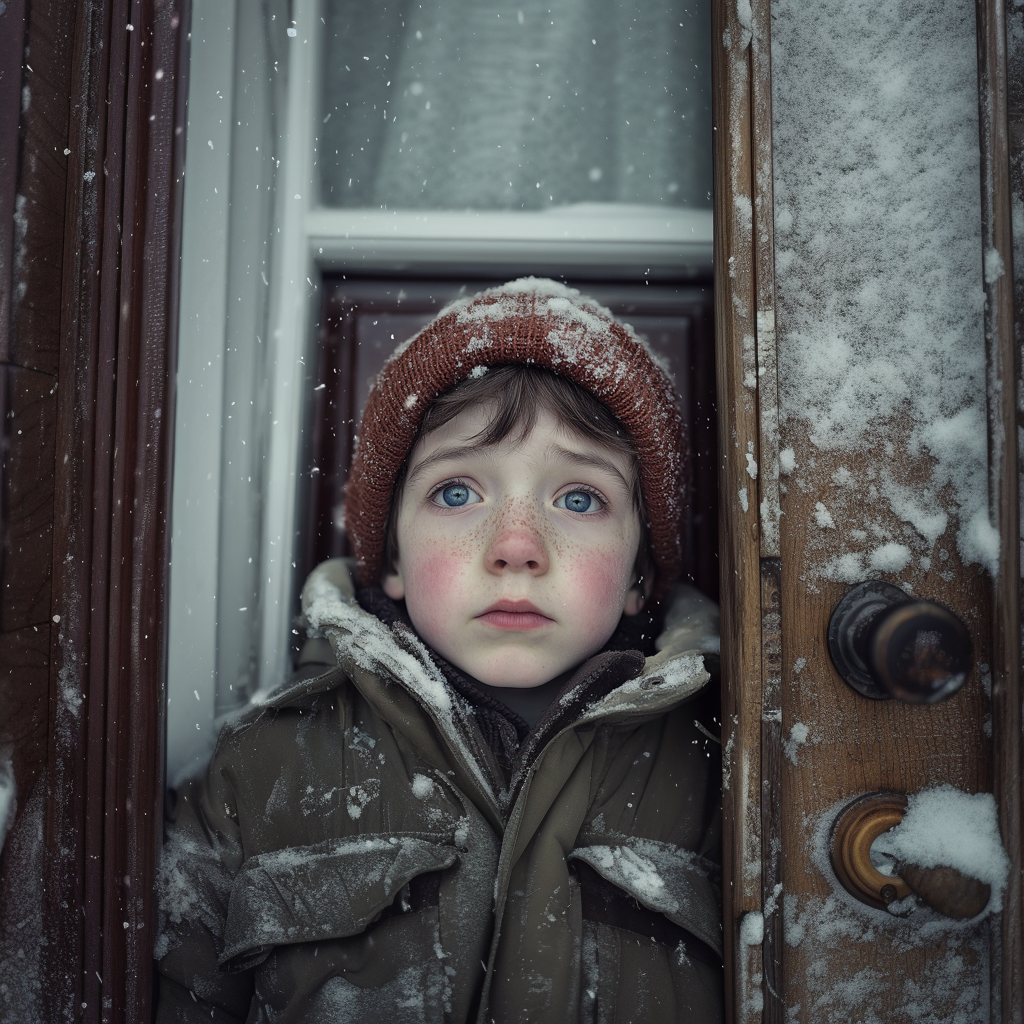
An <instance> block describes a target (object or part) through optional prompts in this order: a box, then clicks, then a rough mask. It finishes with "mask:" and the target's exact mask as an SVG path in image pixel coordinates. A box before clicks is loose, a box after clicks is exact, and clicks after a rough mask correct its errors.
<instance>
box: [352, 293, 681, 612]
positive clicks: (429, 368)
mask: <svg viewBox="0 0 1024 1024" xmlns="http://www.w3.org/2000/svg"><path fill="white" fill-rule="evenodd" d="M514 363H529V364H533V365H535V366H541V367H545V368H547V369H549V370H551V371H553V372H554V373H556V374H560V375H562V376H564V377H567V378H568V379H569V380H571V381H573V382H575V383H576V384H578V385H579V386H580V387H582V388H584V389H585V390H587V391H589V392H590V393H591V394H592V395H593V396H594V397H595V398H597V400H598V401H599V402H601V403H602V404H603V405H604V406H606V407H607V408H608V410H609V411H610V412H611V413H612V414H613V415H614V416H615V418H616V419H617V420H618V421H619V423H621V424H622V426H623V427H624V428H625V430H626V433H627V434H628V436H629V439H630V441H631V442H632V444H633V447H634V449H635V450H636V454H637V458H638V460H639V463H640V487H641V490H642V492H643V496H644V504H645V505H646V511H647V518H648V528H649V535H650V546H651V555H652V558H653V562H654V569H655V573H654V589H653V592H652V595H651V597H652V601H658V600H660V599H661V598H663V597H664V596H665V595H666V594H667V593H668V591H669V588H670V587H671V586H672V584H673V583H674V582H675V581H676V578H677V577H678V575H679V572H680V569H681V567H682V520H683V513H684V511H685V507H686V498H685V494H684V487H685V478H684V463H683V454H684V452H685V450H686V449H685V428H684V425H683V421H682V418H681V416H680V412H679V399H678V395H677V393H676V390H675V388H674V386H673V385H672V383H671V381H670V380H669V378H668V375H667V373H666V372H665V370H664V369H663V367H662V366H661V365H659V363H658V362H657V361H656V360H655V358H654V356H653V355H652V353H651V352H650V351H649V349H648V348H647V346H646V345H645V344H644V343H643V342H642V341H641V340H640V339H639V338H638V337H637V336H636V334H634V333H633V330H632V328H630V327H628V326H625V325H623V324H620V323H618V322H616V320H615V319H614V318H613V317H612V315H611V313H610V312H609V311H608V310H607V309H605V308H604V307H603V306H600V305H598V304H597V303H596V302H594V301H593V299H589V298H586V297H585V296H582V295H580V293H579V292H578V291H577V290H576V289H574V288H567V287H565V286H564V285H561V284H558V283H557V282H555V281H550V280H544V279H538V278H533V277H527V278H523V279H521V280H518V281H512V282H511V283H509V284H506V285H502V286H500V287H498V288H492V289H490V290H489V291H485V292H482V293H481V294H479V295H477V296H475V297H473V298H467V299H460V300H458V301H456V302H454V303H452V304H451V305H449V306H448V307H446V308H445V309H443V310H442V311H441V312H440V313H439V314H438V316H437V318H436V319H435V320H433V321H432V322H431V323H429V324H428V325H427V326H426V327H425V328H423V330H422V331H420V333H419V334H417V335H415V336H414V337H413V338H412V339H410V340H409V341H407V342H405V343H404V344H402V345H400V346H399V347H398V348H397V349H396V350H395V353H394V354H393V355H392V356H391V358H390V359H389V360H388V362H387V363H386V364H385V366H384V368H383V370H381V372H380V376H379V377H378V378H377V381H376V383H375V384H374V387H373V389H372V390H371V392H370V395H369V398H368V399H367V402H366V408H365V410H364V411H363V418H362V421H361V423H360V427H359V436H358V439H357V442H356V449H355V455H354V457H353V461H352V469H351V472H350V474H349V478H348V484H347V487H346V492H345V528H346V530H347V532H348V536H349V539H350V540H351V542H352V548H353V553H354V554H355V558H356V566H357V571H358V574H359V579H360V582H361V583H362V584H363V585H364V586H374V585H376V584H377V583H379V581H380V575H381V570H382V566H381V559H382V556H383V553H384V543H385V528H386V525H387V520H388V514H389V512H390V510H391V499H392V493H393V491H394V486H395V479H396V477H397V476H398V473H399V471H400V469H401V467H402V465H403V464H404V462H405V460H406V458H407V457H408V455H409V452H410V450H411V449H412V446H413V444H414V443H415V440H416V436H417V432H418V430H419V426H420V422H421V421H422V419H423V417H424V415H425V413H426V411H427V409H428V408H429V407H430V405H431V403H432V402H433V401H434V400H435V399H436V398H437V397H438V396H440V395H442V394H444V392H446V391H448V390H450V389H451V388H452V387H454V386H455V385H456V384H458V383H459V382H460V381H462V380H465V379H466V378H467V377H468V376H470V375H471V374H472V373H473V371H474V370H476V371H477V374H479V372H480V371H479V370H477V368H478V367H489V366H503V365H508V364H514Z"/></svg>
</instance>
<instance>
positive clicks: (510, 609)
mask: <svg viewBox="0 0 1024 1024" xmlns="http://www.w3.org/2000/svg"><path fill="white" fill-rule="evenodd" d="M477 620H478V621H480V622H485V623H487V625H488V626H493V627H494V628H495V629H507V630H530V629H542V628H543V627H544V626H550V625H551V623H552V622H554V619H551V618H549V617H548V616H547V615H545V614H544V613H543V612H542V611H541V610H540V609H539V608H538V607H537V606H536V605H534V604H532V603H531V602H529V601H495V603H494V604H492V605H491V606H490V607H489V608H487V609H486V610H485V611H483V612H482V613H481V614H480V615H478V616H477Z"/></svg>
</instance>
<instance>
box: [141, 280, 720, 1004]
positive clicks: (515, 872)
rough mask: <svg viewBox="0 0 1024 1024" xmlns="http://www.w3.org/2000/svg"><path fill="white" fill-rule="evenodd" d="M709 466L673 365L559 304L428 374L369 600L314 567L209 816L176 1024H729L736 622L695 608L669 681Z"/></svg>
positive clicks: (340, 572)
mask: <svg viewBox="0 0 1024 1024" xmlns="http://www.w3.org/2000/svg"><path fill="white" fill-rule="evenodd" d="M682 451H683V437H682V426H681V420H680V418H679V413H678V406H677V402H676V398H675V393H674V391H673V389H672V386H671V384H670V383H669V381H668V378H667V377H666V376H665V374H664V372H663V371H662V370H661V369H660V368H659V367H658V366H657V364H656V363H655V362H654V361H653V359H652V357H651V356H650V354H649V353H648V352H647V350H646V348H645V347H644V346H643V345H642V344H641V343H640V342H639V341H638V340H637V339H636V338H635V336H633V335H632V333H631V332H630V331H629V330H628V329H626V328H623V327H622V326H621V325H619V324H618V323H616V322H615V321H614V320H613V319H612V318H611V316H610V314H608V313H607V311H606V310H603V309H602V308H601V307H599V306H597V305H596V304H595V303H593V302H592V301H590V300H587V299H584V298H582V297H580V296H579V294H578V293H577V292H575V291H572V290H570V289H567V288H564V287H562V286H560V285H557V284H555V283H554V282H550V281H537V280H535V279H532V278H531V279H526V280H523V281H516V282H513V283H511V284H509V285H505V286H504V287H502V288H499V289H495V290H492V291H490V292H485V293H483V294H482V295H479V296H477V297H476V298H474V299H469V300H462V301H459V302H456V303H455V304H454V305H452V306H450V307H449V308H448V309H446V310H445V311H443V312H442V313H441V314H440V315H439V316H438V318H437V319H436V320H435V321H434V322H433V323H432V324H430V325H428V327H427V328H425V329H424V330H423V331H422V332H421V333H420V334H419V335H417V336H416V337H415V338H413V339H412V340H411V341H410V342H409V343H407V345H405V346H402V347H400V348H399V350H398V351H397V352H396V353H395V355H394V356H392V358H391V360H390V361H389V363H388V364H387V366H385V368H384V370H383V371H382V373H381V375H380V378H379V379H378V381H377V383H376V386H375V388H374V390H373V392H372V393H371V395H370V398H369V400H368V403H367V408H366V411H365V413H364V416H363V420H362V425H361V430H360V436H359V442H358V447H357V451H356V456H355V460H354V463H353V467H352V472H351V476H350V479H349V484H348V489H347V495H346V527H347V531H348V535H349V537H350V539H351V541H352V545H353V549H354V552H355V557H356V563H355V564H356V575H357V579H356V580H353V579H352V578H351V576H350V575H349V572H348V569H347V567H346V565H345V563H343V562H341V560H335V561H333V562H329V563H325V565H323V566H321V567H319V568H318V569H317V570H316V571H314V573H313V574H312V575H311V577H310V579H309V581H308V582H307V584H306V587H305V589H304V591H303V611H304V614H305V616H306V619H307V621H308V624H309V627H310V633H311V637H312V639H311V640H310V641H309V642H308V643H307V646H306V648H305V649H304V652H303V656H302V658H301V659H300V670H299V672H298V673H297V675H296V676H295V677H294V678H293V679H292V680H291V681H289V683H288V684H286V685H285V686H284V687H282V688H281V689H279V690H278V691H276V692H275V693H274V694H272V695H271V696H270V697H269V699H268V700H267V701H266V702H265V703H264V704H263V705H262V706H260V707H258V708H256V709H254V710H253V711H251V712H249V713H248V714H247V715H246V716H245V717H244V718H242V719H241V720H240V721H239V722H238V723H237V724H234V725H233V726H231V727H230V728H228V729H226V730H225V731H224V733H223V735H222V736H221V739H220V741H219V744H218V748H217V751H216V753H215V755H214V759H213V761H212V763H211V766H210V769H209V771H208V773H207V777H206V781H205V783H204V784H203V785H202V786H201V787H200V786H193V787H191V788H189V789H186V790H185V791H184V792H183V793H182V795H181V799H180V800H179V802H178V807H177V812H176V821H175V822H174V824H173V825H172V826H171V829H170V831H169V838H168V842H167V846H166V848H165V854H164V864H163V868H162V871H161V893H162V899H161V911H162V918H163V928H162V932H161V936H160V939H159V941H158V944H157V956H158V959H159V960H160V970H161V974H162V975H163V978H162V986H161V994H160V1015H159V1020H161V1021H176V1020H209V1019H211V1017H212V1018H213V1019H216V1020H225V1021H226V1020H238V1021H242V1020H248V1021H272V1020H273V1021H277V1020H288V1021H307V1022H320V1021H323V1022H327V1021H331V1022H334V1021H360V1022H362V1021H386V1022H388V1024H399V1022H405V1021H452V1022H463V1021H487V1022H489V1021H494V1022H499V1024H504V1022H509V1024H511V1022H521V1021H522V1022H526V1021H530V1022H544V1021H551V1022H559V1024H561V1022H565V1021H577V1020H588V1021H590V1020H594V1021H608V1022H620V1021H621V1022H625V1021H669V1020H671V1021H687V1022H689V1021H693V1022H716V1021H719V1020H721V1019H722V978H721V959H720V957H721V923H720V918H721V911H720V905H719V894H718V891H717V888H716V883H715V877H716V868H715V859H716V858H717V849H718V833H717V820H718V814H717V808H718V800H717V780H716V777H715V771H714V765H715V758H714V757H712V756H709V755H710V753H711V752H712V751H711V750H710V749H709V747H711V746H713V745H711V744H708V742H707V735H708V733H707V730H706V729H702V728H701V727H699V726H698V724H697V723H696V722H695V720H694V715H695V706H696V701H697V700H698V699H699V698H696V697H695V695H696V694H698V691H700V689H701V687H702V686H703V685H704V683H705V681H706V680H707V678H708V674H707V672H706V671H705V669H704V667H703V661H702V657H701V653H700V652H701V650H710V649H713V648H714V640H713V639H711V638H709V637H708V635H707V634H708V626H709V625H712V624H711V623H710V622H709V618H710V617H709V613H708V609H707V607H706V606H705V605H702V604H701V602H700V601H699V599H695V598H694V597H693V596H692V592H691V595H690V596H686V595H685V594H682V593H681V592H680V591H679V590H678V589H677V591H675V592H674V593H675V598H676V599H675V600H674V601H672V602H669V604H670V606H669V608H668V612H667V615H666V624H667V625H668V626H669V627H670V628H669V629H667V630H666V632H665V633H664V634H663V635H662V636H661V637H660V638H659V640H658V644H657V646H658V649H659V653H657V654H655V655H653V656H652V657H648V658H646V659H645V658H644V654H643V652H644V651H645V650H646V649H647V648H648V647H649V646H650V642H649V641H650V633H651V622H652V618H651V615H650V613H649V612H647V611H645V609H648V608H650V607H652V606H657V605H659V604H661V603H663V602H664V601H665V599H666V598H667V597H668V595H669V593H670V591H671V588H672V584H673V582H674V580H675V578H676V576H677V575H678V572H679V568H680V551H681V542H680V524H681V519H682V512H683V471H682ZM694 610H696V612H697V614H696V615H693V614H689V615H688V612H693V611H694ZM328 643H329V646H328Z"/></svg>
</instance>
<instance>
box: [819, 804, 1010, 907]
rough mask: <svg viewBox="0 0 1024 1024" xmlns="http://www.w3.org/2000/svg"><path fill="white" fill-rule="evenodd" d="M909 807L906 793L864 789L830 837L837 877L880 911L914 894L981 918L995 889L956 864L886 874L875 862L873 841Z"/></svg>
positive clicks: (913, 866)
mask: <svg viewBox="0 0 1024 1024" xmlns="http://www.w3.org/2000/svg"><path fill="white" fill-rule="evenodd" d="M906 809H907V797H906V795H905V794H903V793H865V794H864V795H863V796H859V797H857V798H856V799H855V800H853V801H852V802H851V803H849V804H847V805H846V807H845V808H843V810H842V811H841V812H840V814H839V816H838V817H837V818H836V820H835V822H834V823H833V825H832V831H831V835H830V837H829V859H830V860H831V862H832V870H833V871H835V873H836V878H838V879H839V881H840V883H841V884H842V886H843V888H844V889H845V890H846V891H847V892H848V893H850V895H851V896H853V897H854V898H855V899H858V900H860V902H861V903H866V904H867V905H868V906H869V907H874V908H876V909H877V910H885V909H888V908H890V905H891V904H893V903H896V902H898V901H900V900H904V899H906V898H907V896H909V895H911V893H913V894H914V895H915V896H917V897H918V899H920V900H921V901H922V902H924V903H926V904H927V905H928V906H930V907H931V908H932V909H933V910H936V911H938V912H939V913H940V914H944V915H945V916H946V917H951V918H954V919H955V920H958V921H964V920H967V919H969V918H972V917H977V915H978V914H980V913H981V912H982V911H983V910H984V909H985V907H986V906H988V901H989V898H990V897H991V895H992V890H991V888H990V887H989V886H988V885H986V884H985V883H984V882H982V881H980V880H979V879H977V878H970V877H968V876H967V875H964V874H962V873H961V872H959V871H957V870H956V869H955V868H950V867H933V868H924V867H921V866H920V865H918V864H894V865H893V868H894V873H893V874H892V875H887V874H884V873H883V872H882V871H880V870H879V869H878V868H877V867H876V866H875V864H874V863H873V862H872V860H871V846H872V844H873V843H874V841H875V840H876V839H877V838H878V837H879V836H880V835H882V833H884V832H888V831H889V829H891V828H894V827H895V826H896V825H898V824H899V823H900V822H901V821H902V820H903V815H904V814H905V813H906ZM909 909H910V908H907V910H909ZM907 910H903V912H904V913H906V912H907Z"/></svg>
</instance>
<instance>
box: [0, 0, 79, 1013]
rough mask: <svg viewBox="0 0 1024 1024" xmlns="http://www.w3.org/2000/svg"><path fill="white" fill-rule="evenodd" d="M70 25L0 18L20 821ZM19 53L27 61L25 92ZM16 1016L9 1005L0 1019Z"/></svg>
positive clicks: (14, 743) (2, 422) (12, 712)
mask: <svg viewBox="0 0 1024 1024" xmlns="http://www.w3.org/2000/svg"><path fill="white" fill-rule="evenodd" d="M73 21H74V12H73V9H72V10H68V9H64V10H63V11H62V10H61V8H60V2H59V0H57V2H50V0H40V2H38V3H33V4H31V5H27V4H22V3H15V4H10V5H7V6H6V10H5V11H4V13H3V14H2V15H0V35H2V36H3V39H2V42H0V50H2V51H3V55H4V57H5V58H6V59H5V60H4V63H3V67H2V70H0V74H2V75H3V86H2V88H0V94H2V96H3V97H4V99H3V100H0V102H2V103H3V104H4V109H3V110H2V111H0V117H2V124H0V132H2V135H3V137H2V140H0V149H2V151H3V156H2V163H3V166H2V168H0V177H2V186H3V187H2V189H0V203H2V204H3V207H2V212H3V214H4V215H5V220H6V224H5V225H4V228H3V229H2V230H0V264H2V266H0V273H2V275H3V277H2V280H0V292H3V293H4V295H3V300H2V301H0V317H2V318H3V327H2V330H0V752H2V753H3V755H4V756H10V758H11V761H12V764H13V770H14V779H15V785H16V787H17V801H18V815H19V819H21V816H22V815H23V813H24V812H25V810H26V808H27V807H28V806H29V804H30V797H31V795H32V794H36V795H37V798H38V800H39V801H41V800H42V797H43V790H44V788H45V786H46V784H47V782H48V774H49V773H48V770H47V758H48V744H49V738H50V722H49V706H50V698H51V689H50V657H51V655H50V645H51V631H52V629H53V624H52V622H51V611H52V609H51V578H52V569H51V563H52V558H53V532H52V514H53V493H54V470H55V432H56V423H57V417H56V405H57V398H56V395H55V386H56V383H57V380H56V376H55V371H56V355H57V352H58V348H59V342H58V333H59V332H58V325H59V318H60V294H61V271H62V264H61V248H62V244H63V235H64V224H63V216H62V213H63V206H64V199H65V193H66V183H65V182H66V169H65V157H64V152H63V151H64V148H65V145H66V139H67V128H68V114H69V111H68V104H67V81H68V63H69V61H68V55H69V52H70V45H69V40H70V35H71V33H70V25H71V24H73ZM24 48H28V50H29V52H30V55H31V58H30V60H28V61H26V63H25V73H26V78H25V80H24V82H23V81H22V74H21V70H22V60H23V52H24ZM8 61H9V63H8ZM29 65H31V68H32V70H31V71H29V70H28V67H29ZM23 85H24V87H25V90H24V91H23V90H22V86H23ZM11 96H15V97H16V103H15V106H14V107H13V129H12V118H11V116H10V115H11V113H12V111H11V108H10V107H9V106H8V105H7V103H8V100H9V98H10V97H11ZM33 100H35V102H33ZM26 104H27V105H26ZM15 173H16V174H17V179H16V181H15V179H14V178H13V177H12V176H13V175H14V174H15ZM14 197H17V198H14ZM12 199H13V206H12V205H11V201H12ZM8 245H10V246H11V249H10V250H8V248H7V246H8ZM16 820H17V819H16ZM22 820H23V819H22ZM22 820H18V825H19V826H20V825H21V824H22ZM29 831H30V832H34V829H32V828H30V829H29ZM21 832H22V829H21V828H18V829H17V831H12V833H11V836H12V838H11V840H10V842H9V843H7V844H6V845H5V850H4V853H5V858H4V860H3V861H2V862H0V889H2V890H4V891H5V901H6V900H7V899H8V898H12V899H13V903H16V902H17V897H16V896H12V893H13V892H14V890H19V891H20V890H21V889H22V888H23V887H24V881H25V872H26V868H25V865H24V864H21V863H16V860H17V857H18V853H17V849H18V847H19V845H20V843H19V840H18V839H17V838H16V837H17V835H18V834H19V833H21ZM22 838H24V837H22ZM11 844H14V847H13V848H12V849H11V850H8V849H7V847H8V846H11ZM30 845H33V844H30ZM35 845H36V846H38V844H35ZM32 884H33V886H36V885H37V884H38V878H37V877H33V879H32ZM38 895H39V894H38V893H37V892H35V891H33V897H36V896H38ZM36 902H37V901H36V900H35V899H33V904H34V905H33V906H32V911H33V912H35V911H36V910H37V906H36V905H35V904H36ZM13 903H7V904H6V905H7V906H8V907H9V906H12V905H13ZM30 941H31V940H30ZM22 994H23V995H24V993H22ZM15 998H17V997H15ZM33 998H34V996H33ZM9 1009H10V1004H8V1003H7V999H6V994H5V998H4V999H3V1000H2V1001H0V1016H5V1015H6V1013H7V1011H8V1010H9Z"/></svg>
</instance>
